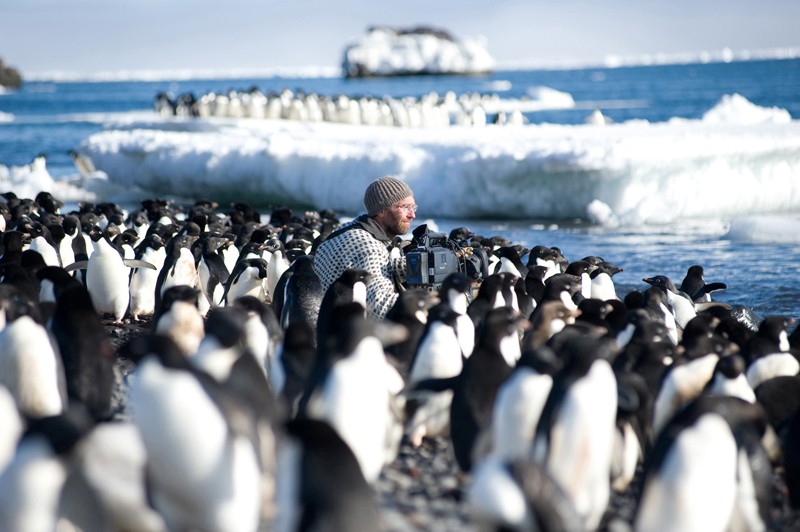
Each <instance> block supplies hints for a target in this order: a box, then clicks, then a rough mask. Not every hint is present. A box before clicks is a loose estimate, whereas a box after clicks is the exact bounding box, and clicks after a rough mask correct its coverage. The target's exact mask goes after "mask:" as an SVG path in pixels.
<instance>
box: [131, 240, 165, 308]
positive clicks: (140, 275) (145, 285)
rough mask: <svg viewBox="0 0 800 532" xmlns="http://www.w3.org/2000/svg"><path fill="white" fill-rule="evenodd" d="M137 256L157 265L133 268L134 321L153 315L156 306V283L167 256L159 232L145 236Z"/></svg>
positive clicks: (132, 306)
mask: <svg viewBox="0 0 800 532" xmlns="http://www.w3.org/2000/svg"><path fill="white" fill-rule="evenodd" d="M135 251H136V254H135V257H136V258H137V259H139V260H142V261H145V262H147V263H149V264H152V265H153V266H155V268H156V269H155V270H151V269H150V268H133V269H132V270H131V276H130V283H129V287H128V288H129V291H130V296H131V297H130V307H129V311H130V314H131V317H132V318H133V319H134V321H138V320H139V319H140V317H147V316H152V315H153V313H154V312H155V308H156V295H155V294H156V284H157V282H158V274H159V272H160V271H161V269H162V268H163V267H164V261H165V260H166V258H167V252H166V248H165V247H164V241H163V240H162V238H161V237H160V236H159V235H158V234H157V233H151V234H149V235H147V236H145V238H144V240H142V242H141V244H139V245H138V246H137V247H136V250H135Z"/></svg>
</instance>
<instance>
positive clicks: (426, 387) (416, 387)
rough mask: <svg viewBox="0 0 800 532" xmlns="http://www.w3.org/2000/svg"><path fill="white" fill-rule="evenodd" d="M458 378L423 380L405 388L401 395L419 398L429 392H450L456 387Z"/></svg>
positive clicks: (457, 376) (458, 376)
mask: <svg viewBox="0 0 800 532" xmlns="http://www.w3.org/2000/svg"><path fill="white" fill-rule="evenodd" d="M460 377H461V375H456V376H455V377H447V378H444V379H423V380H421V381H417V382H415V383H414V384H412V385H411V386H407V387H406V389H405V390H403V391H402V393H403V394H404V395H406V396H419V395H427V394H428V393H430V392H444V391H446V390H452V389H454V388H455V387H456V383H458V380H459V378H460Z"/></svg>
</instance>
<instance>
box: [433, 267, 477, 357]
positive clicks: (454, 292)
mask: <svg viewBox="0 0 800 532" xmlns="http://www.w3.org/2000/svg"><path fill="white" fill-rule="evenodd" d="M471 293H472V283H471V281H470V280H469V278H468V277H467V276H466V275H465V274H463V273H461V272H455V273H452V274H450V275H448V276H447V277H446V278H445V280H444V282H443V283H442V286H441V287H440V288H439V299H440V300H441V303H440V304H447V305H448V306H449V307H450V309H451V310H452V311H453V312H455V313H456V314H458V318H456V334H457V336H458V343H459V344H461V352H462V353H463V354H464V357H465V358H469V356H470V355H471V354H472V350H473V349H474V348H475V323H474V322H473V321H472V319H471V318H470V316H469V314H468V310H469V304H470V296H471Z"/></svg>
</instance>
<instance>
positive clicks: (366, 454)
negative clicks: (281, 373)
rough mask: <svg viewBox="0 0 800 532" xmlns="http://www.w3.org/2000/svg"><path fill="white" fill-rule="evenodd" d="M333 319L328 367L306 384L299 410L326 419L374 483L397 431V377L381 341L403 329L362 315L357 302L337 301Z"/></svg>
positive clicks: (389, 339)
mask: <svg viewBox="0 0 800 532" xmlns="http://www.w3.org/2000/svg"><path fill="white" fill-rule="evenodd" d="M336 318H337V321H336V322H334V323H332V324H331V325H332V326H333V327H332V329H331V330H332V331H336V334H335V338H336V343H335V344H333V345H332V346H331V347H330V349H329V351H328V353H327V357H328V360H327V363H326V362H325V361H322V364H323V365H324V366H327V371H321V372H319V373H317V375H316V376H315V377H314V378H315V380H316V382H310V383H309V389H308V390H310V391H307V394H308V400H307V401H306V402H305V404H306V406H305V408H303V407H302V404H301V413H302V414H304V415H307V416H309V417H313V418H316V419H322V420H325V421H327V422H328V423H330V424H331V426H333V428H334V429H336V432H338V433H339V435H340V436H341V437H342V439H343V440H344V441H345V442H347V444H348V445H349V446H350V448H351V449H352V450H353V453H354V454H355V455H356V458H357V459H358V463H359V465H360V466H361V471H362V472H363V474H364V478H366V480H367V482H369V483H373V482H375V481H376V480H377V479H378V476H379V475H380V472H381V470H382V469H383V466H384V465H385V464H386V463H388V462H390V461H391V460H393V459H394V457H395V455H396V453H397V448H398V446H399V444H400V438H401V435H402V426H401V425H400V419H399V412H398V410H399V405H398V404H397V393H398V392H399V391H400V389H401V388H402V379H401V378H400V376H399V375H398V374H397V372H396V370H394V368H392V367H391V366H390V365H389V363H388V361H387V360H386V355H385V353H384V351H383V343H387V344H388V343H392V342H394V341H399V340H402V339H403V338H404V337H405V331H403V330H402V329H401V328H400V327H399V326H396V325H393V326H391V327H388V328H387V327H386V324H385V322H374V321H371V320H367V318H365V317H364V315H363V307H362V306H361V305H360V304H358V303H350V304H347V305H342V306H340V307H339V310H338V311H337V316H336Z"/></svg>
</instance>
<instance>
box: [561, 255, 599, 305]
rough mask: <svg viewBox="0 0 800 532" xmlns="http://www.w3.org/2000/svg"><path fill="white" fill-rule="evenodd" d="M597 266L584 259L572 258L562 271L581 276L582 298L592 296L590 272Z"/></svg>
mask: <svg viewBox="0 0 800 532" xmlns="http://www.w3.org/2000/svg"><path fill="white" fill-rule="evenodd" d="M596 269H597V266H596V265H595V264H591V263H590V262H588V261H585V260H574V261H572V262H570V263H569V264H568V265H567V269H566V271H565V272H564V273H567V274H569V275H575V276H578V277H580V278H581V294H582V295H583V297H584V298H587V299H588V298H590V297H592V278H591V277H590V276H589V274H590V273H592V272H593V271H595V270H596Z"/></svg>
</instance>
